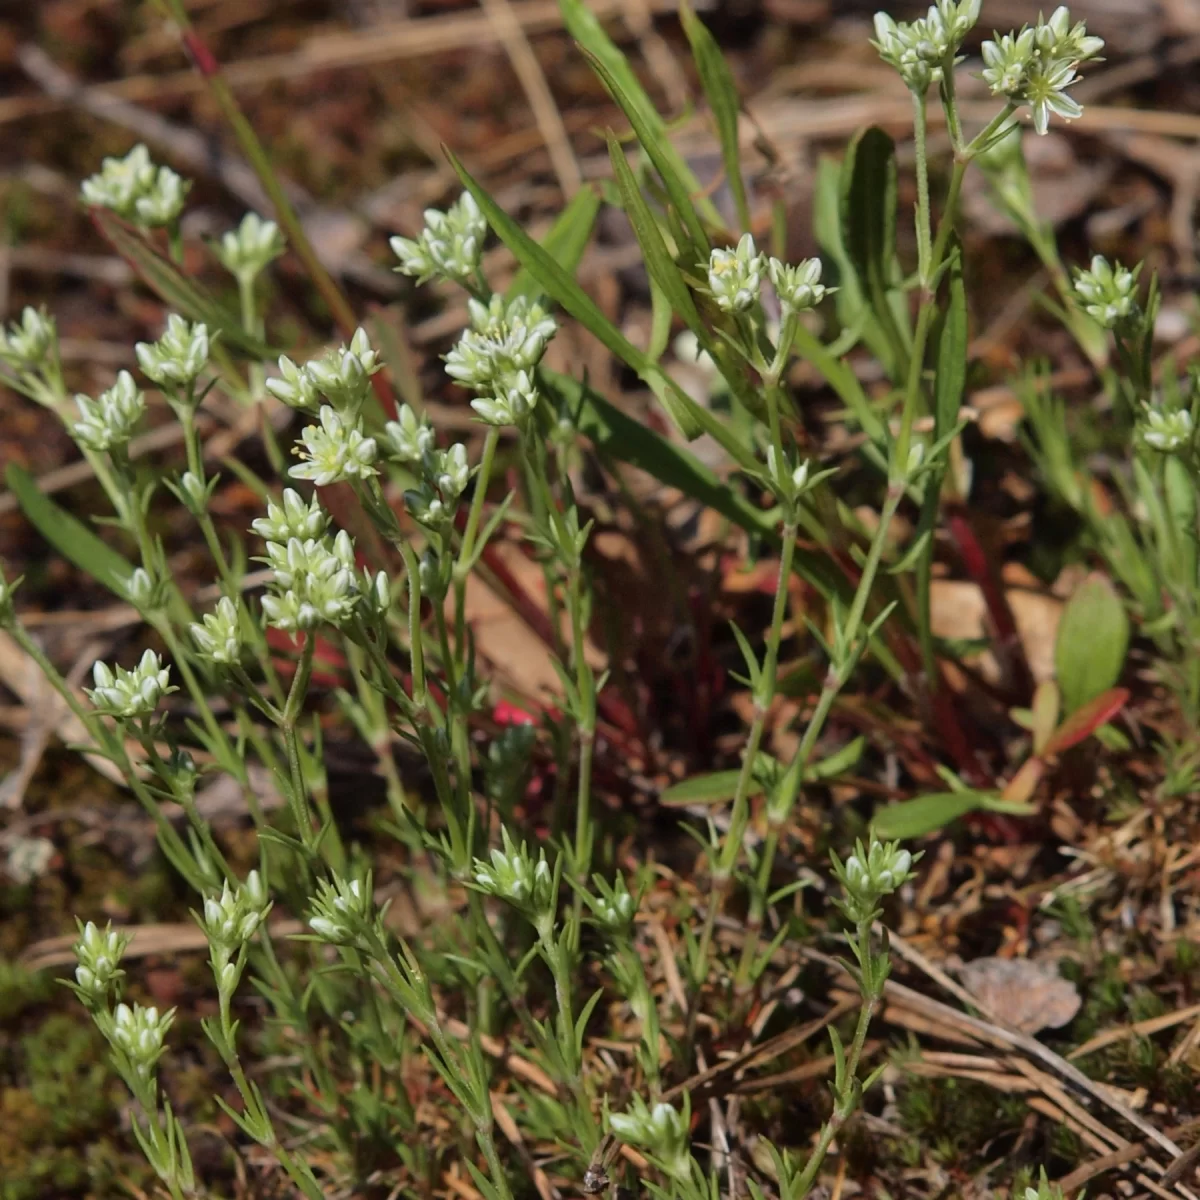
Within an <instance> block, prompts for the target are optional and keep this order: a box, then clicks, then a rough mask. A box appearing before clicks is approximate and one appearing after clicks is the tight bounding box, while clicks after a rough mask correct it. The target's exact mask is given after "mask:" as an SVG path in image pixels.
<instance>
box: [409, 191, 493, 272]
mask: <svg viewBox="0 0 1200 1200" xmlns="http://www.w3.org/2000/svg"><path fill="white" fill-rule="evenodd" d="M486 237H487V221H485V220H484V217H483V214H482V213H481V212H480V211H479V205H478V204H476V203H475V197H474V196H472V195H471V193H470V192H464V193H463V194H462V196H461V197H460V198H459V200H458V202H457V203H456V204H453V205H451V206H450V208H449V209H448V210H447V211H446V212H440V211H439V210H438V209H435V208H430V209H426V211H425V228H424V229H422V230H421V232H420V234H419V235H418V236H417V238H416V240H415V241H414V240H412V239H410V238H402V237H394V238H392V242H391V245H392V250H393V252H394V253H395V255H396V257H397V258H398V259H399V260H400V265H399V266H398V267H397V268H396V270H397V271H398V272H399V273H400V274H402V275H411V276H414V277H415V278H416V280H417V282H418V283H425V282H427V281H428V280H430V279H434V278H439V277H440V278H443V279H449V280H453V281H456V282H458V283H463V282H465V281H467V280H468V279H470V278H471V276H472V275H473V274H474V273H475V271H476V270H477V269H478V267H479V258H480V255H481V253H482V252H483V242H484V239H485V238H486Z"/></svg>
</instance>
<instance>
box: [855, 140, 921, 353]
mask: <svg viewBox="0 0 1200 1200" xmlns="http://www.w3.org/2000/svg"><path fill="white" fill-rule="evenodd" d="M839 185H840V197H839V199H840V205H839V209H840V217H841V230H842V245H843V246H844V247H845V250H846V254H847V256H848V257H849V259H850V261H851V262H852V263H853V264H854V270H855V274H857V276H858V279H859V281H860V283H861V285H862V289H863V296H864V299H865V300H866V301H867V303H868V304H869V305H870V307H871V310H872V313H873V314H874V316H875V319H876V321H877V322H878V324H879V327H880V329H881V330H882V332H883V334H884V336H885V337H886V338H887V340H888V343H889V344H890V345H891V347H892V354H891V356H890V359H891V364H892V365H893V367H894V368H895V370H896V371H897V372H899V371H900V370H901V369H902V368H903V367H904V365H905V363H904V360H905V359H906V358H907V354H906V352H905V346H904V339H903V336H902V335H901V332H900V327H899V325H898V324H897V321H896V314H895V310H894V308H893V305H892V299H891V296H890V294H889V293H890V291H891V289H892V285H893V281H894V279H895V275H896V147H895V143H894V142H893V141H892V139H891V137H890V136H889V135H888V134H886V133H885V132H884V131H883V130H882V129H879V128H877V127H875V126H872V127H871V128H869V129H864V130H862V131H861V132H860V133H858V134H857V135H856V136H855V137H854V139H853V140H852V141H851V142H850V145H849V146H848V147H847V149H846V156H845V158H844V159H843V160H842V166H841V170H840V171H839Z"/></svg>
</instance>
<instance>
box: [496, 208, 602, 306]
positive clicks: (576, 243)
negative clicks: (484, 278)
mask: <svg viewBox="0 0 1200 1200" xmlns="http://www.w3.org/2000/svg"><path fill="white" fill-rule="evenodd" d="M599 212H600V195H599V193H598V192H597V191H596V190H595V189H593V188H590V187H585V188H580V189H579V191H577V192H576V193H575V195H574V196H572V197H571V200H570V203H568V205H567V207H566V208H564V209H563V210H562V212H560V213H559V214H558V217H557V218H556V219H555V222H554V224H553V225H552V226H551V227H550V232H549V233H547V234H546V236H545V237H544V238H543V239H542V249H543V250H545V251H546V253H547V254H549V255H551V256H553V258H554V260H555V261H556V262H557V263H558V264H559V265H560V266H561V267H562V268H563V270H564V271H566V272H567V273H568V274H571V275H574V274H575V271H576V270H577V269H578V267H579V264H580V262H581V261H582V260H583V254H584V251H585V250H586V249H587V244H588V242H589V241H590V240H591V236H592V230H593V229H594V228H595V225H596V216H597V214H598V213H599ZM540 290H541V288H540V286H539V284H538V281H537V280H536V279H535V278H534V277H533V274H532V273H531V272H530V271H529V270H528V268H526V267H522V268H521V269H520V270H519V271H518V272H517V274H516V277H515V278H514V279H513V281H512V283H511V284H510V285H509V288H508V291H507V292H506V293H505V296H506V298H507V299H509V300H512V299H513V298H514V297H516V296H536V295H537V293H538V292H539V291H540Z"/></svg>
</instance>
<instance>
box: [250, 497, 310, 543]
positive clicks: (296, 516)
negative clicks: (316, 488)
mask: <svg viewBox="0 0 1200 1200" xmlns="http://www.w3.org/2000/svg"><path fill="white" fill-rule="evenodd" d="M250 528H251V530H253V532H254V533H256V534H258V536H259V537H260V538H262V539H263V540H264V541H267V542H280V543H282V544H283V545H286V544H287V543H288V542H290V541H291V540H292V538H299V539H300V541H302V542H306V541H309V540H310V539H312V538H319V537H320V536H321V535H322V534H323V533H324V532H325V530H326V529H328V528H329V514H328V513H327V512H326V511H325V510H324V508H322V507H321V501H320V500H318V499H317V497H316V496H314V497H313V498H312V500H311V501H309V502H308V503H307V504H306V503H305V502H304V499H303V498H302V497H301V495H300V493H299V492H297V491H296V490H295V489H294V488H284V490H283V503H282V504H276V503H275V502H274V501H270V502H269V503H268V504H267V515H266V516H265V517H256V518H255V519H254V520H253V521H252V522H251V523H250Z"/></svg>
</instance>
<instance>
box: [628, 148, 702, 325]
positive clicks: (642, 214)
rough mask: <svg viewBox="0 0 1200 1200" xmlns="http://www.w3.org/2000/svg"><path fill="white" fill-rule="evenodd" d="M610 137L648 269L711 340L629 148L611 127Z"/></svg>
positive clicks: (673, 303)
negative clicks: (631, 162)
mask: <svg viewBox="0 0 1200 1200" xmlns="http://www.w3.org/2000/svg"><path fill="white" fill-rule="evenodd" d="M606 140H607V142H608V157H609V159H610V160H611V162H612V167H613V175H614V177H615V179H616V181H617V188H618V190H619V191H620V193H621V206H622V208H623V209H624V210H625V215H626V216H627V217H628V218H629V223H630V224H631V225H632V226H633V233H634V236H635V237H636V238H637V241H638V245H639V246H640V247H641V250H642V257H643V258H644V259H645V262H646V270H647V271H648V272H649V273H650V278H651V279H653V280H654V282H655V283H657V284H658V286H659V287H660V288H661V289H662V292H663V295H664V296H666V298H667V300H668V301H669V302H670V305H671V307H672V308H673V309H674V310H675V312H676V313H677V314H678V315H679V316H680V317H682V318H683V321H684V323H685V324H686V325H687V327H688V328H689V329H690V330H691V331H692V332H693V333H694V334H695V335H696V336H697V337H698V338H699V339H700V341H701V343H702V344H703V343H705V342H707V341H708V330H707V329H705V327H704V323H703V322H702V321H701V320H700V314H699V313H698V312H697V311H696V302H695V301H694V300H693V299H692V293H691V292H690V291H689V290H688V286H687V284H686V283H684V281H683V276H682V275H681V274H680V271H679V268H678V267H677V266H676V265H675V260H674V259H673V258H672V257H671V255H670V253H669V252H668V250H667V246H666V243H665V242H664V241H663V238H662V233H661V232H660V231H659V228H658V223H657V222H656V221H655V219H654V214H653V213H652V212H651V211H650V206H649V205H648V204H647V203H646V200H645V197H644V196H643V195H642V194H641V192H640V191H638V186H637V180H636V179H634V177H633V171H632V170H630V167H629V163H628V162H627V161H626V159H625V151H624V150H622V149H621V143H620V142H618V141H617V139H616V136H615V135H614V134H613V131H612V130H611V129H610V130H608V131H607V134H606Z"/></svg>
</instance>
